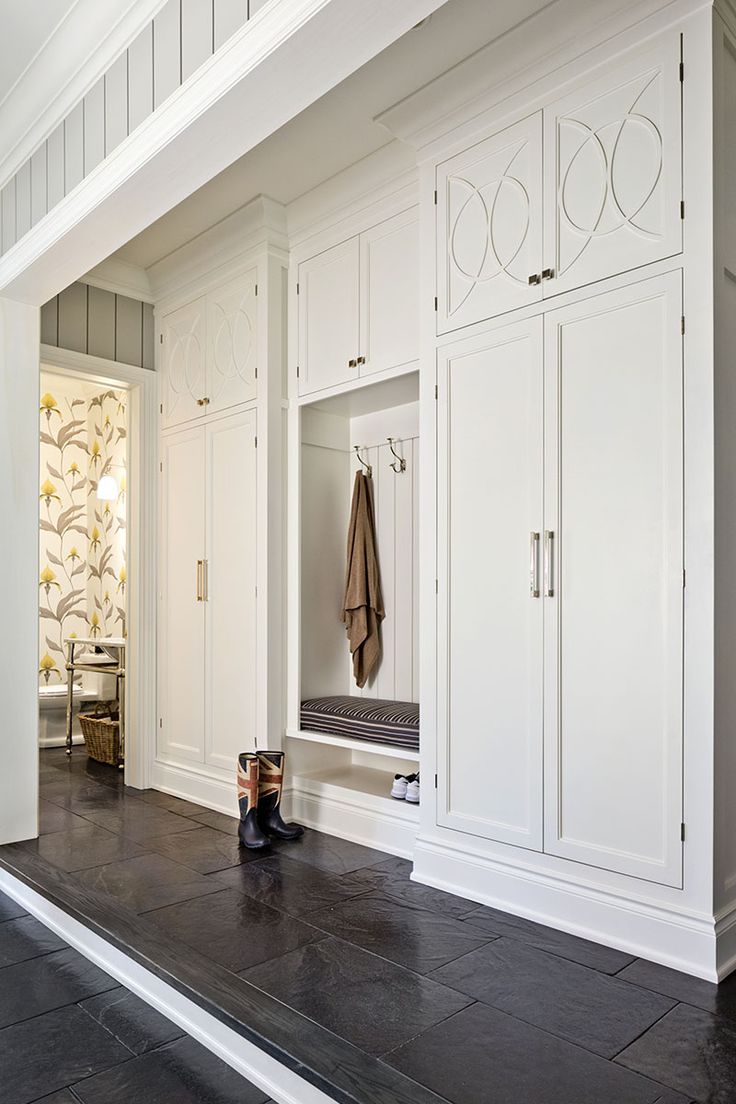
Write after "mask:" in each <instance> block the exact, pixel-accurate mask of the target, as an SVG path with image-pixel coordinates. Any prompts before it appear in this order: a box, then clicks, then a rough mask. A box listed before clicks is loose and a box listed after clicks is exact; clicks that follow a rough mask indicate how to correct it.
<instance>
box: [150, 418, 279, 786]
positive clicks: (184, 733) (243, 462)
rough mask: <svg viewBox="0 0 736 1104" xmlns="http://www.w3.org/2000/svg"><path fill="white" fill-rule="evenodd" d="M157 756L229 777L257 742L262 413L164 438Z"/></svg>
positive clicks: (213, 422) (211, 421) (215, 421)
mask: <svg viewBox="0 0 736 1104" xmlns="http://www.w3.org/2000/svg"><path fill="white" fill-rule="evenodd" d="M162 457H163V459H162V482H163V495H162V532H163V533H164V534H165V539H164V540H163V541H162V559H161V632H160V641H161V645H160V654H159V671H160V679H159V687H160V691H159V700H160V714H161V726H160V728H159V754H160V755H161V756H163V757H164V758H165V759H167V760H169V761H172V760H173V761H181V760H184V761H187V762H196V763H199V764H205V765H207V766H210V767H217V768H222V769H224V770H227V771H229V772H232V771H233V769H234V764H235V762H236V760H237V756H238V752H240V751H247V750H252V748H253V747H254V746H255V727H256V726H255V708H256V649H255V640H256V547H257V510H256V413H255V411H254V410H245V411H241V412H238V413H235V414H230V415H226V416H224V417H220V418H213V419H208V421H207V423H206V424H205V425H196V426H188V427H186V428H184V429H181V430H177V431H175V432H174V433H171V434H166V435H164V437H163V440H162Z"/></svg>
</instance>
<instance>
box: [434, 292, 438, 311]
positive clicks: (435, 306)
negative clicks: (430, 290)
mask: <svg viewBox="0 0 736 1104" xmlns="http://www.w3.org/2000/svg"><path fill="white" fill-rule="evenodd" d="M434 309H435V310H437V296H436V295H435V297H434Z"/></svg>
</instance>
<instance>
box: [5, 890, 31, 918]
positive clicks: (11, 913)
mask: <svg viewBox="0 0 736 1104" xmlns="http://www.w3.org/2000/svg"><path fill="white" fill-rule="evenodd" d="M26 915H27V913H26V910H25V909H24V908H23V906H22V905H19V904H18V902H17V901H14V900H13V898H12V897H8V895H7V893H0V923H2V921H3V920H15V918H16V917H17V916H26Z"/></svg>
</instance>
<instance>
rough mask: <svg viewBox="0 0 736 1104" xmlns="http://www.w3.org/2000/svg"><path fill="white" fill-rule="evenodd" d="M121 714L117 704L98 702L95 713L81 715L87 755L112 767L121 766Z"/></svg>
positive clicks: (80, 720) (80, 719)
mask: <svg viewBox="0 0 736 1104" xmlns="http://www.w3.org/2000/svg"><path fill="white" fill-rule="evenodd" d="M119 717H120V714H119V712H118V705H117V702H98V703H97V705H96V706H95V711H94V713H80V714H79V724H80V726H81V729H82V735H83V736H84V743H85V745H86V748H87V754H88V755H89V757H90V758H91V759H96V760H97V762H98V763H107V764H108V765H109V766H111V767H117V766H119V764H120V719H119Z"/></svg>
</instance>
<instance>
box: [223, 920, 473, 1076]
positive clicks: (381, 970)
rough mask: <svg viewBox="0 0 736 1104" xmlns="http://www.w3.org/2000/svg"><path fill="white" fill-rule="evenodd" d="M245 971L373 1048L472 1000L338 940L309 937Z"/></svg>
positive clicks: (393, 1043) (381, 1049) (378, 1050)
mask: <svg viewBox="0 0 736 1104" xmlns="http://www.w3.org/2000/svg"><path fill="white" fill-rule="evenodd" d="M241 977H244V978H245V979H246V981H250V982H252V984H253V985H257V986H258V988H259V989H263V990H264V991H265V992H266V993H270V994H271V996H274V997H276V998H277V999H278V1000H280V1001H282V1002H283V1003H284V1004H288V1005H289V1006H290V1007H291V1008H296V1009H297V1011H298V1012H302V1013H303V1014H304V1015H305V1016H308V1017H309V1019H310V1020H315V1021H316V1022H317V1023H319V1024H321V1025H322V1027H326V1028H328V1030H330V1031H333V1032H334V1033H335V1034H336V1035H340V1036H341V1037H342V1038H343V1039H347V1040H348V1041H349V1042H351V1043H354V1044H355V1045H356V1046H358V1047H360V1048H361V1049H362V1050H365V1051H367V1052H368V1053H369V1054H374V1055H380V1054H383V1053H385V1052H386V1051H388V1050H393V1049H395V1048H396V1047H397V1046H400V1044H401V1043H404V1042H406V1041H407V1040H408V1039H412V1038H413V1037H414V1036H415V1035H418V1034H419V1033H420V1032H422V1031H426V1030H427V1028H429V1027H431V1026H432V1025H433V1024H436V1023H439V1022H440V1021H441V1020H445V1019H447V1017H448V1016H451V1015H453V1013H455V1012H459V1011H460V1009H461V1008H464V1007H466V1006H467V1005H468V1004H470V1003H471V1002H470V1001H469V1000H468V999H467V998H466V997H464V996H462V995H461V994H460V993H456V992H453V990H452V989H447V988H446V987H445V986H444V985H437V984H436V983H434V982H432V981H428V980H427V979H426V978H423V977H419V976H418V975H417V974H413V973H411V972H410V971H409V970H404V969H402V968H401V967H400V966H395V965H394V964H393V963H392V962H387V961H386V960H385V959H383V958H378V957H377V956H376V955H372V954H368V952H367V951H362V950H361V949H360V948H359V947H353V946H352V945H351V944H349V943H343V942H342V941H341V940H339V939H324V940H323V941H322V942H321V943H310V944H308V945H307V946H305V947H300V948H298V949H297V950H295V951H291V952H290V953H289V954H286V955H283V957H281V958H277V959H275V960H274V961H272V962H264V963H262V964H261V965H260V966H255V967H254V968H253V969H251V970H246V971H245V972H244V973H242V974H241Z"/></svg>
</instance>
